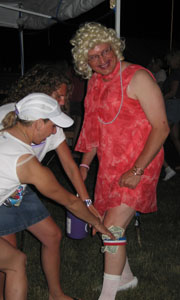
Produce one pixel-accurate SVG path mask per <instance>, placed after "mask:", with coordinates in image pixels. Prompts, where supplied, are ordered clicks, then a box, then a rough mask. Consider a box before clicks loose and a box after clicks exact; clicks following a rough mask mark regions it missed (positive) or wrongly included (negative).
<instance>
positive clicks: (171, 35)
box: [169, 0, 174, 52]
mask: <svg viewBox="0 0 180 300" xmlns="http://www.w3.org/2000/svg"><path fill="white" fill-rule="evenodd" d="M173 17H174V0H172V4H171V32H170V47H169V49H170V52H171V51H172V40H173Z"/></svg>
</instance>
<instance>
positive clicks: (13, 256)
mask: <svg viewBox="0 0 180 300" xmlns="http://www.w3.org/2000/svg"><path fill="white" fill-rule="evenodd" d="M0 271H1V272H3V273H5V274H6V284H5V293H4V294H5V299H6V300H26V299H27V276H26V255H25V254H24V253H22V252H21V251H19V250H17V249H15V248H14V247H13V246H11V245H10V244H9V243H8V242H7V241H5V240H4V239H3V238H1V237H0Z"/></svg>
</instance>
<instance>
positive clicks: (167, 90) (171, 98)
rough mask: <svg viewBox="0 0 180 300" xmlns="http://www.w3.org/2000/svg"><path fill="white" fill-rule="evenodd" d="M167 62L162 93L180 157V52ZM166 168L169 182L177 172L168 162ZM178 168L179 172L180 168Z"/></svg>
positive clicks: (166, 176) (171, 135)
mask: <svg viewBox="0 0 180 300" xmlns="http://www.w3.org/2000/svg"><path fill="white" fill-rule="evenodd" d="M166 60H167V65H168V66H169V75H168V77H167V79H166V80H165V82H164V84H163V88H162V92H163V95H164V100H165V106H166V112H167V118H168V122H169V126H170V138H171V140H172V142H173V144H174V146H175V148H176V150H177V153H178V154H179V157H180V136H179V134H180V131H179V122H180V51H179V50H177V51H174V52H172V53H169V54H168V55H167V56H166ZM164 166H165V174H166V175H165V177H164V179H163V180H164V181H167V180H169V179H170V178H172V177H173V176H174V175H176V171H175V170H174V169H173V168H172V167H171V166H169V164H168V163H167V161H165V162H164ZM176 168H177V170H178V168H179V167H176ZM179 169H180V168H179Z"/></svg>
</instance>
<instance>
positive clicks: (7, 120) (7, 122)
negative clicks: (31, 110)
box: [1, 111, 17, 131]
mask: <svg viewBox="0 0 180 300" xmlns="http://www.w3.org/2000/svg"><path fill="white" fill-rule="evenodd" d="M16 123H17V115H16V113H15V111H10V112H9V113H8V114H7V115H6V116H5V117H4V119H3V120H2V122H1V124H2V125H3V129H1V131H3V130H5V129H8V128H11V127H12V126H14V125H15V124H16Z"/></svg>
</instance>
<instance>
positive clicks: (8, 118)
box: [0, 111, 33, 132]
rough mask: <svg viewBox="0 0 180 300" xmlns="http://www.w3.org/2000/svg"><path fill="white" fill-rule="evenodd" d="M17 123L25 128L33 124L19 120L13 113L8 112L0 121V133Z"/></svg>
mask: <svg viewBox="0 0 180 300" xmlns="http://www.w3.org/2000/svg"><path fill="white" fill-rule="evenodd" d="M17 122H20V123H21V124H23V125H25V126H30V125H31V124H32V123H33V121H26V120H21V119H19V118H18V116H17V115H16V112H15V111H10V112H8V113H7V115H5V117H4V119H3V120H2V121H1V124H2V126H3V128H2V129H1V130H0V132H1V131H4V130H6V129H8V128H11V127H13V126H14V125H16V124H17Z"/></svg>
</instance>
